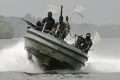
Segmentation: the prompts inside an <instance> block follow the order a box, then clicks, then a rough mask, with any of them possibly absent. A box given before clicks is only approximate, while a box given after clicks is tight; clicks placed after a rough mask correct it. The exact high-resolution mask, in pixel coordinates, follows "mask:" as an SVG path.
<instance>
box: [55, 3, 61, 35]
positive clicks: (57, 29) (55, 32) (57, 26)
mask: <svg viewBox="0 0 120 80" xmlns="http://www.w3.org/2000/svg"><path fill="white" fill-rule="evenodd" d="M62 9H63V5H62V6H61V14H60V17H59V19H60V25H58V26H57V29H56V31H55V34H57V32H58V30H59V27H60V26H61V25H62V21H63V20H62V19H63V16H62Z"/></svg>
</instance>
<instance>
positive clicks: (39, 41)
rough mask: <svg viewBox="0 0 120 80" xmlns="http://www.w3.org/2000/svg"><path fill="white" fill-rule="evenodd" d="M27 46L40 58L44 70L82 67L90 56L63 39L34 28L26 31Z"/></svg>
mask: <svg viewBox="0 0 120 80" xmlns="http://www.w3.org/2000/svg"><path fill="white" fill-rule="evenodd" d="M25 48H26V49H27V50H28V51H29V52H31V53H32V54H34V55H35V56H36V57H37V59H39V62H40V64H41V67H42V68H43V70H55V69H73V70H76V69H80V68H81V67H83V66H84V65H85V62H86V60H87V58H88V57H87V54H86V53H83V52H82V51H81V50H79V49H77V48H75V47H74V46H71V45H69V44H67V43H66V42H64V41H63V40H61V39H58V38H55V37H54V36H52V35H50V34H46V33H42V32H39V31H36V30H34V29H32V28H30V29H28V30H27V32H26V35H25Z"/></svg>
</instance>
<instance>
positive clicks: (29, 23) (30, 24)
mask: <svg viewBox="0 0 120 80" xmlns="http://www.w3.org/2000/svg"><path fill="white" fill-rule="evenodd" d="M22 20H23V21H25V22H26V23H27V24H28V25H29V27H27V28H30V27H32V28H36V25H34V24H33V23H31V22H29V21H27V20H25V19H23V18H22Z"/></svg>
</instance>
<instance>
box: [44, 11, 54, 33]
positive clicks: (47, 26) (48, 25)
mask: <svg viewBox="0 0 120 80" xmlns="http://www.w3.org/2000/svg"><path fill="white" fill-rule="evenodd" d="M42 23H43V24H44V27H43V32H46V33H49V32H50V31H52V28H53V27H54V25H55V20H54V19H53V18H52V12H48V17H46V18H44V19H43V20H42Z"/></svg>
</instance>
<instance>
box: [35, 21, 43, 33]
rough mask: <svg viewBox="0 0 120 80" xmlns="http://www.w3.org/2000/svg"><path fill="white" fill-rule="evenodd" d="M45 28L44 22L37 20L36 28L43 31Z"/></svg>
mask: <svg viewBox="0 0 120 80" xmlns="http://www.w3.org/2000/svg"><path fill="white" fill-rule="evenodd" d="M42 28H43V24H42V23H41V22H40V21H37V22H36V30H38V31H42Z"/></svg>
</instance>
